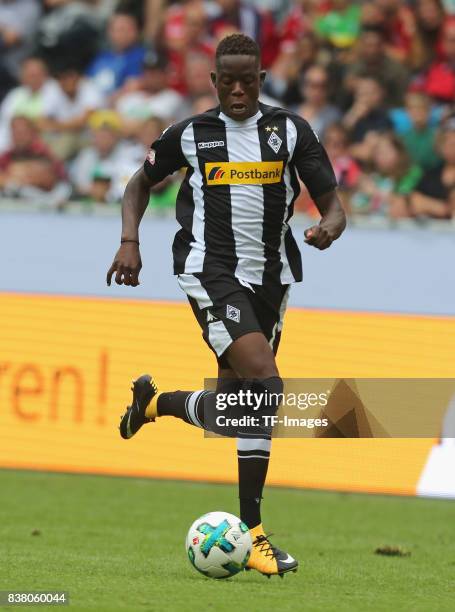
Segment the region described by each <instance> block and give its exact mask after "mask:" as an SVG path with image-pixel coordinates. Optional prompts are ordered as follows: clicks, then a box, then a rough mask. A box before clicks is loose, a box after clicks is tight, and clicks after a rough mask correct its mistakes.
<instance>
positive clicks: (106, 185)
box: [70, 110, 129, 202]
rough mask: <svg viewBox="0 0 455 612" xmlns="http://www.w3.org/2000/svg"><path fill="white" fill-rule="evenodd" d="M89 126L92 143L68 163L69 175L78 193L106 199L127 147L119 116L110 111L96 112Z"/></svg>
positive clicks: (105, 200)
mask: <svg viewBox="0 0 455 612" xmlns="http://www.w3.org/2000/svg"><path fill="white" fill-rule="evenodd" d="M89 127H90V134H91V141H92V143H91V145H90V146H88V147H86V148H84V149H82V150H81V151H80V153H79V154H78V155H77V157H76V159H75V160H74V162H73V163H72V164H71V167H70V177H71V181H72V183H73V185H74V187H75V190H76V194H77V195H78V196H80V197H84V198H88V199H92V200H94V201H98V202H107V201H110V189H111V187H112V185H113V184H114V183H115V181H116V180H117V177H118V176H120V175H121V174H122V172H123V171H124V165H125V160H128V155H129V147H128V145H127V143H125V142H124V141H123V140H122V132H121V127H122V124H121V119H120V117H119V116H118V114H117V113H115V112H114V111H111V110H100V111H96V112H95V113H93V114H92V116H91V117H90V119H89Z"/></svg>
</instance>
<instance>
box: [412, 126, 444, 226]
mask: <svg viewBox="0 0 455 612" xmlns="http://www.w3.org/2000/svg"><path fill="white" fill-rule="evenodd" d="M439 148H440V154H441V158H442V162H441V164H440V165H439V166H437V167H436V168H433V169H431V170H427V172H426V173H425V174H424V175H423V177H422V179H421V181H420V182H419V183H418V185H417V187H416V188H415V191H414V193H413V194H412V196H411V206H410V212H411V214H412V215H414V216H426V217H433V218H437V219H448V218H450V217H452V216H453V215H454V214H455V208H454V204H455V117H452V118H451V119H449V120H448V121H447V122H446V124H444V125H443V126H442V130H441V134H440V142H439Z"/></svg>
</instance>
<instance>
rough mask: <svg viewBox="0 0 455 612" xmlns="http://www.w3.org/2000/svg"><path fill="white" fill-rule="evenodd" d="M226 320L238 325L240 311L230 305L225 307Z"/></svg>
mask: <svg viewBox="0 0 455 612" xmlns="http://www.w3.org/2000/svg"><path fill="white" fill-rule="evenodd" d="M226 319H230V320H231V321H235V323H240V310H239V309H238V308H236V307H235V306H231V305H230V304H227V305H226Z"/></svg>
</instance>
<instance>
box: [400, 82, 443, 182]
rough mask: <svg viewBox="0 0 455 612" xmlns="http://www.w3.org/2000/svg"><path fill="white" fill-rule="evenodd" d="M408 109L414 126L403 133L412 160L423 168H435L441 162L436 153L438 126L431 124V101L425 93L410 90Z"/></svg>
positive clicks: (402, 137) (407, 99) (402, 136)
mask: <svg viewBox="0 0 455 612" xmlns="http://www.w3.org/2000/svg"><path fill="white" fill-rule="evenodd" d="M406 110H407V113H408V115H409V117H410V119H411V124H412V127H411V128H410V129H408V130H406V131H405V132H403V133H402V134H401V139H402V140H403V142H404V144H405V146H406V149H407V151H408V154H409V156H410V158H411V160H412V161H413V162H414V163H416V164H418V165H419V166H420V167H421V168H422V169H424V170H428V169H429V168H434V167H435V166H436V165H437V164H438V163H439V156H438V155H437V153H436V146H435V144H436V128H435V127H432V126H431V124H430V111H431V101H430V99H429V98H428V96H426V95H425V94H423V93H418V92H410V93H408V94H407V96H406Z"/></svg>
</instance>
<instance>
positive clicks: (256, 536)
mask: <svg viewBox="0 0 455 612" xmlns="http://www.w3.org/2000/svg"><path fill="white" fill-rule="evenodd" d="M250 534H251V539H252V541H253V548H252V550H251V555H250V558H249V559H248V563H247V564H246V568H245V569H246V570H251V569H255V570H257V571H258V572H260V573H261V574H264V576H267V578H270V577H271V576H281V578H283V575H284V574H286V573H287V572H296V571H297V567H298V565H299V564H298V562H297V561H296V560H295V559H294V558H293V557H291V555H289V554H288V553H285V552H283V551H282V550H279V549H278V548H275V546H273V545H272V544H271V542H270V540H269V536H267V535H265V533H264V529H263V528H262V524H260V525H258V526H257V527H254V528H253V529H250Z"/></svg>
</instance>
